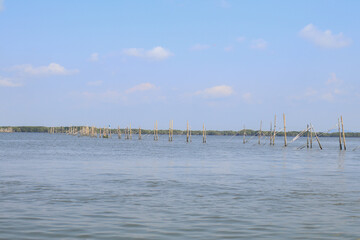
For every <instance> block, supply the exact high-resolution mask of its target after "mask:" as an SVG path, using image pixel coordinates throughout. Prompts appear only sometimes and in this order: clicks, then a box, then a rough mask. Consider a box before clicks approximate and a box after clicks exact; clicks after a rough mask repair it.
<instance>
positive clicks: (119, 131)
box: [118, 126, 121, 139]
mask: <svg viewBox="0 0 360 240" xmlns="http://www.w3.org/2000/svg"><path fill="white" fill-rule="evenodd" d="M118 139H121V129H120V126H118Z"/></svg>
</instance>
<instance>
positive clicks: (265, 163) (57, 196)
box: [0, 133, 360, 239]
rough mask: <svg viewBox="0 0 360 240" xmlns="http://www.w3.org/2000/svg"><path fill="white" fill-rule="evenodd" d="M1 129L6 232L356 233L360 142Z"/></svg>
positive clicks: (1, 226) (21, 235) (76, 235)
mask: <svg viewBox="0 0 360 240" xmlns="http://www.w3.org/2000/svg"><path fill="white" fill-rule="evenodd" d="M174 138H175V139H174V142H168V141H167V137H166V136H160V140H159V141H157V142H154V141H153V140H152V137H151V136H145V137H144V139H143V140H141V141H138V140H137V139H136V136H134V137H133V140H124V139H122V140H119V139H117V138H113V139H95V138H85V137H81V138H79V137H73V136H67V135H60V134H54V135H49V134H37V133H0V239H227V238H232V239H358V238H360V149H358V150H357V151H352V149H354V148H355V147H357V146H359V145H360V139H357V138H351V139H350V138H348V139H347V144H348V149H349V150H348V151H346V152H344V151H342V152H340V151H339V150H338V139H336V138H323V139H321V141H322V143H323V145H324V150H323V151H320V150H318V149H317V146H316V145H315V143H314V148H313V149H312V150H308V149H306V148H305V149H302V150H297V149H296V147H298V146H300V145H302V144H303V143H304V142H305V139H299V140H298V141H297V142H295V143H293V144H290V145H289V147H288V148H283V147H282V146H281V145H282V143H283V142H282V139H280V138H278V139H277V143H276V145H275V146H273V147H270V146H269V145H268V143H267V142H266V145H260V146H259V145H257V144H256V139H255V138H253V139H251V140H250V142H249V143H247V144H242V137H225V136H208V143H207V144H202V143H201V141H202V140H201V138H200V137H198V136H195V137H193V142H192V143H190V144H186V143H185V137H184V136H174Z"/></svg>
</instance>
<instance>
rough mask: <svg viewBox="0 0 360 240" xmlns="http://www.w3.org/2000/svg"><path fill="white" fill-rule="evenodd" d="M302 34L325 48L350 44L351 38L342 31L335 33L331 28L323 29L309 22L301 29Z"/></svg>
mask: <svg viewBox="0 0 360 240" xmlns="http://www.w3.org/2000/svg"><path fill="white" fill-rule="evenodd" d="M300 36H301V37H303V38H305V39H307V40H308V41H310V42H312V43H314V44H315V45H317V46H320V47H323V48H342V47H346V46H349V45H350V44H351V42H352V40H351V39H350V38H347V37H345V36H344V35H343V34H342V33H339V34H333V33H332V32H331V31H330V30H325V31H321V30H319V29H317V28H316V26H314V25H313V24H308V25H307V26H305V27H304V28H303V29H302V30H301V31H300Z"/></svg>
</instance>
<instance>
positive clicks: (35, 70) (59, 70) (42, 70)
mask: <svg viewBox="0 0 360 240" xmlns="http://www.w3.org/2000/svg"><path fill="white" fill-rule="evenodd" d="M11 70H14V71H19V72H22V73H25V74H29V75H70V74H74V73H77V72H78V70H76V69H75V70H67V69H65V68H64V67H63V66H61V65H60V64H57V63H50V64H49V65H48V66H40V67H33V66H32V65H31V64H24V65H17V66H14V67H12V68H11Z"/></svg>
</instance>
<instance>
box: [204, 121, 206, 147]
mask: <svg viewBox="0 0 360 240" xmlns="http://www.w3.org/2000/svg"><path fill="white" fill-rule="evenodd" d="M203 143H206V130H205V123H203Z"/></svg>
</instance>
